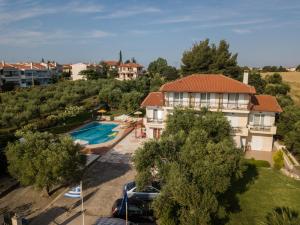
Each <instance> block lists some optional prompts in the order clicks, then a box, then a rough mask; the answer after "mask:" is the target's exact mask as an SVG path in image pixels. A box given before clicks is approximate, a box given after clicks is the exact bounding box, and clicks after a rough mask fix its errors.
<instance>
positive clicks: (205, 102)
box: [200, 93, 210, 107]
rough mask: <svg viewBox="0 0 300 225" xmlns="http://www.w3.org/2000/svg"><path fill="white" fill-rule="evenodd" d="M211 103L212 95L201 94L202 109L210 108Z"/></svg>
mask: <svg viewBox="0 0 300 225" xmlns="http://www.w3.org/2000/svg"><path fill="white" fill-rule="evenodd" d="M209 101H210V93H201V95H200V103H201V107H207V106H209Z"/></svg>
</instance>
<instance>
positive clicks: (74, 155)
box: [6, 132, 85, 193]
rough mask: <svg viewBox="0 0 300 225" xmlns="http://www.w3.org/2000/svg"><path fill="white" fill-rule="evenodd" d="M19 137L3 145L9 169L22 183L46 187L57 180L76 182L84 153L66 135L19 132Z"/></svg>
mask: <svg viewBox="0 0 300 225" xmlns="http://www.w3.org/2000/svg"><path fill="white" fill-rule="evenodd" d="M18 136H19V137H20V138H22V139H20V140H19V141H16V142H14V143H9V144H8V146H7V149H6V156H7V159H8V163H9V166H8V171H9V173H10V174H11V175H12V176H13V177H15V178H16V179H18V180H19V181H20V182H21V184H23V185H34V186H36V187H38V188H41V189H42V188H45V189H46V190H47V192H48V193H49V189H50V188H51V187H53V186H55V185H57V184H64V183H66V182H67V183H71V182H77V181H79V180H80V178H81V175H82V169H83V166H84V165H85V155H82V154H80V151H79V149H80V147H79V146H76V145H74V143H73V140H72V139H71V138H70V137H68V136H56V135H53V134H50V133H46V132H45V133H39V132H36V133H32V132H27V133H21V134H18Z"/></svg>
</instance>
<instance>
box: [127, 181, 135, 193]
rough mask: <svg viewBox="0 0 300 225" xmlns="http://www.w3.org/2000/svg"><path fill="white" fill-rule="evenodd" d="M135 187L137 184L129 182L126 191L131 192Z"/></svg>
mask: <svg viewBox="0 0 300 225" xmlns="http://www.w3.org/2000/svg"><path fill="white" fill-rule="evenodd" d="M134 187H135V182H129V183H128V184H126V190H127V191H129V190H131V189H133V188H134Z"/></svg>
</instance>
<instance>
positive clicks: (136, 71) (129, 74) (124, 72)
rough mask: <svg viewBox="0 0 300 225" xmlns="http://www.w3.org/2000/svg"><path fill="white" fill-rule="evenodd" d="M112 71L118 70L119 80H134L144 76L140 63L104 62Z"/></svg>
mask: <svg viewBox="0 0 300 225" xmlns="http://www.w3.org/2000/svg"><path fill="white" fill-rule="evenodd" d="M104 63H105V64H106V65H107V66H108V68H109V69H110V70H113V69H117V71H118V77H116V79H117V80H132V79H136V78H138V77H139V76H141V75H143V66H142V65H140V64H138V63H132V62H129V63H122V62H121V63H120V62H118V61H113V60H110V61H104Z"/></svg>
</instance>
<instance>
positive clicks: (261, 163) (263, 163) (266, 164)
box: [245, 158, 271, 167]
mask: <svg viewBox="0 0 300 225" xmlns="http://www.w3.org/2000/svg"><path fill="white" fill-rule="evenodd" d="M245 162H246V163H247V164H251V165H254V166H256V167H271V165H270V163H269V162H268V161H265V160H255V159H254V158H251V159H245Z"/></svg>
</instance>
